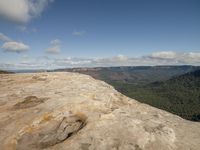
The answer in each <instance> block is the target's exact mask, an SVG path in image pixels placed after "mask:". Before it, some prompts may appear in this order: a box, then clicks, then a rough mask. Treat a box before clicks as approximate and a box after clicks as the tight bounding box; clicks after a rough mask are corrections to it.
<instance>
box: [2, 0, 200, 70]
mask: <svg viewBox="0 0 200 150" xmlns="http://www.w3.org/2000/svg"><path fill="white" fill-rule="evenodd" d="M140 65H200V1H199V0H0V69H4V70H12V69H56V68H68V67H70V68H71V67H105V66H140Z"/></svg>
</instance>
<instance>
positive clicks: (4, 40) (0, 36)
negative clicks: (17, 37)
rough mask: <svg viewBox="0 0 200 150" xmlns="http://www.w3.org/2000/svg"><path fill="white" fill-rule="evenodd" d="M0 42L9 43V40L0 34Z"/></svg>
mask: <svg viewBox="0 0 200 150" xmlns="http://www.w3.org/2000/svg"><path fill="white" fill-rule="evenodd" d="M0 40H1V41H3V42H8V41H11V39H10V38H9V37H7V36H6V35H4V34H3V33H0Z"/></svg>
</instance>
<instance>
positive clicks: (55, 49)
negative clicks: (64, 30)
mask: <svg viewBox="0 0 200 150" xmlns="http://www.w3.org/2000/svg"><path fill="white" fill-rule="evenodd" d="M50 43H51V47H49V48H47V49H46V52H47V53H50V54H58V53H59V52H60V46H61V41H60V40H59V39H55V40H52V41H51V42H50Z"/></svg>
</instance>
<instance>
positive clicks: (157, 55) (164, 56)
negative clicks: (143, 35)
mask: <svg viewBox="0 0 200 150" xmlns="http://www.w3.org/2000/svg"><path fill="white" fill-rule="evenodd" d="M150 57H152V58H158V59H159V58H160V59H173V58H175V57H176V53H175V52H173V51H161V52H155V53H153V54H151V56H150Z"/></svg>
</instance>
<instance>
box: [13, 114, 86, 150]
mask: <svg viewBox="0 0 200 150" xmlns="http://www.w3.org/2000/svg"><path fill="white" fill-rule="evenodd" d="M85 125H86V117H85V118H82V117H80V116H78V115H71V116H65V117H63V118H61V119H60V120H55V119H53V118H51V120H49V121H48V123H47V124H45V125H42V124H41V125H40V126H38V127H37V128H35V129H32V130H30V131H29V132H25V133H24V134H23V135H22V136H21V137H19V139H18V140H17V149H19V150H26V149H27V147H28V148H29V149H43V148H48V147H50V146H54V145H56V144H58V143H61V142H62V141H64V140H66V139H67V138H69V137H71V136H72V135H74V134H76V133H77V132H78V131H79V130H81V129H82V128H83V127H84V126H85Z"/></svg>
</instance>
